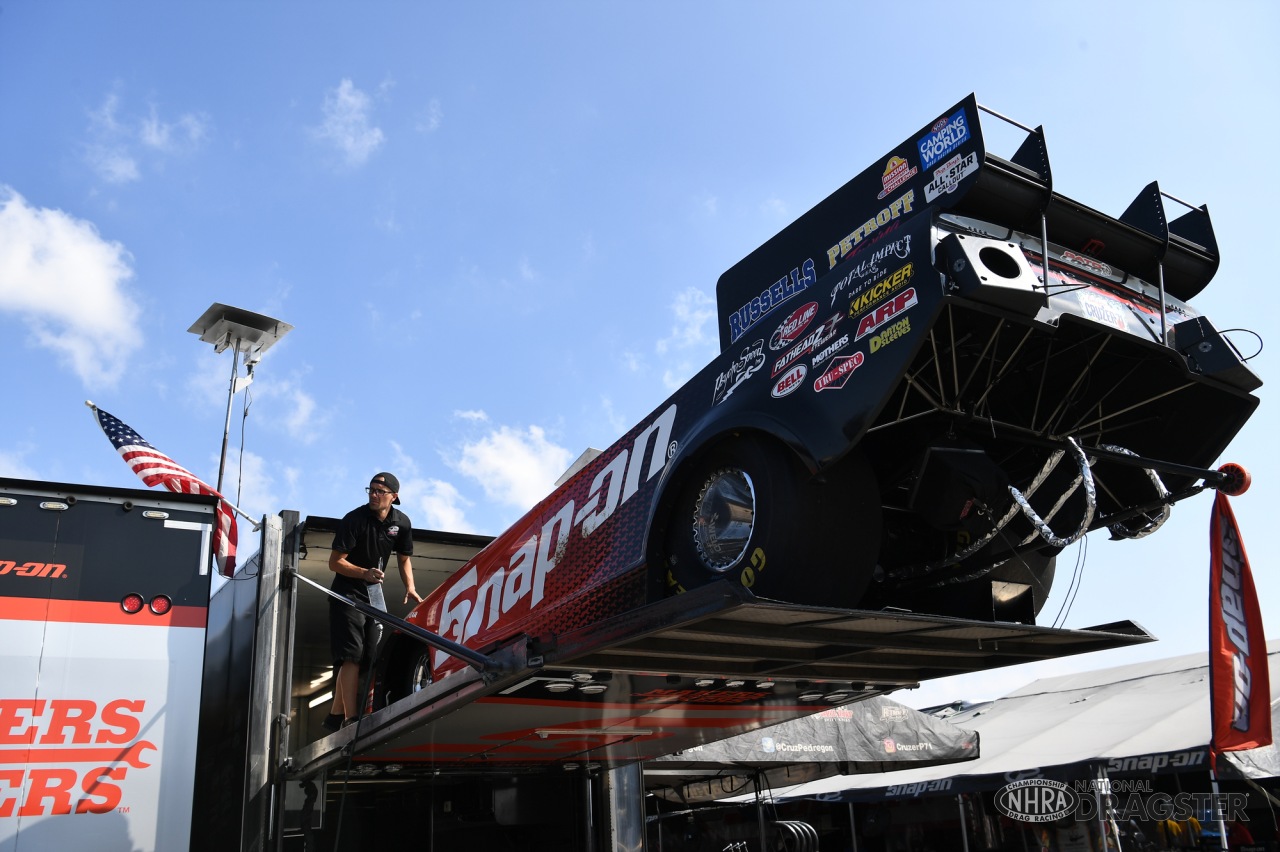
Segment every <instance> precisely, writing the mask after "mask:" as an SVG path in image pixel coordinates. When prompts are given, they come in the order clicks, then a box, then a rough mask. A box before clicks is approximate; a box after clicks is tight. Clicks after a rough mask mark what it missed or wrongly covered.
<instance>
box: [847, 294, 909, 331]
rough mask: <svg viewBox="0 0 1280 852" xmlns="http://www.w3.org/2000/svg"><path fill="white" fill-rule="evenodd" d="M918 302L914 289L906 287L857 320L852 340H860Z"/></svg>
mask: <svg viewBox="0 0 1280 852" xmlns="http://www.w3.org/2000/svg"><path fill="white" fill-rule="evenodd" d="M919 301H920V300H919V299H917V298H916V288H915V287H908V288H907V289H905V290H903V291H902V292H901V293H899V294H898V295H896V296H894V297H893V298H892V299H890V300H889V301H887V302H885V303H884V304H883V305H881V306H880V307H878V308H876V309H875V310H874V311H872V312H871V313H869V314H867V315H866V316H864V317H863V318H862V319H861V320H859V321H858V333H857V334H855V335H854V337H853V339H854V340H861V339H862V338H864V337H866V336H867V335H868V334H870V333H871V332H873V331H875V330H876V329H877V328H879V327H880V326H882V325H884V324H885V323H887V322H888V321H889V320H891V319H893V318H894V317H895V316H897V315H898V314H900V313H902V312H903V311H905V310H908V309H910V308H913V307H915V305H916V304H917V303H918V302H919Z"/></svg>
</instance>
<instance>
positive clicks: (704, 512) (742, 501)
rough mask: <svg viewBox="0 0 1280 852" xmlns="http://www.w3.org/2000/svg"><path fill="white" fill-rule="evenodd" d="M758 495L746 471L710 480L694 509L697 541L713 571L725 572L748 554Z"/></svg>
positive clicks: (721, 474)
mask: <svg viewBox="0 0 1280 852" xmlns="http://www.w3.org/2000/svg"><path fill="white" fill-rule="evenodd" d="M755 516H756V492H755V487H754V485H753V484H752V482H751V477H750V476H748V475H747V474H746V472H745V471H742V470H737V469H730V468H726V469H724V470H718V471H716V472H714V473H712V474H711V475H710V476H708V477H707V481H706V482H705V483H703V486H702V490H701V491H700V492H699V493H698V499H697V502H696V503H694V506H693V540H694V544H695V545H696V546H697V549H698V556H699V557H700V558H701V559H702V561H703V563H704V564H705V565H706V566H707V567H708V568H710V569H711V570H712V571H717V572H724V571H727V570H729V569H730V568H732V567H733V566H734V565H736V564H737V563H738V561H739V560H740V559H741V558H742V557H743V555H744V554H745V553H746V551H747V545H748V544H749V543H750V541H751V531H752V529H753V528H754V526H755Z"/></svg>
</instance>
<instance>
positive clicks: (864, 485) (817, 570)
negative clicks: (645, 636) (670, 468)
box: [662, 438, 880, 606]
mask: <svg viewBox="0 0 1280 852" xmlns="http://www.w3.org/2000/svg"><path fill="white" fill-rule="evenodd" d="M668 505H669V509H668V511H667V512H666V515H665V517H666V525H665V530H664V533H663V543H662V553H663V556H664V562H663V564H664V565H665V567H666V584H667V590H668V592H669V593H677V594H678V593H680V592H683V591H686V590H688V589H692V588H696V587H698V586H702V585H704V584H706V583H709V582H711V581H713V580H717V579H725V580H728V581H730V582H732V583H739V584H741V585H742V586H744V587H746V588H748V589H750V590H751V591H752V592H753V593H754V594H756V595H759V596H761V597H766V598H774V599H777V600H785V601H790V602H794V603H807V604H815V605H830V606H852V605H853V604H854V603H856V600H857V598H858V597H859V596H860V595H861V593H862V591H863V589H864V588H865V587H866V584H867V582H868V581H869V579H870V576H871V571H872V569H873V568H874V566H875V560H876V556H877V554H878V552H879V542H880V516H879V499H878V493H877V491H876V487H875V480H874V477H873V476H872V474H871V471H870V468H869V467H868V466H867V465H866V464H865V462H863V460H862V459H861V457H860V456H858V457H855V458H850V459H846V460H844V461H842V462H841V463H839V464H838V465H836V466H835V468H833V470H832V471H831V473H830V475H829V476H828V477H827V479H826V481H818V480H814V479H813V478H812V477H810V476H809V475H808V472H807V471H805V470H804V469H803V468H802V467H801V466H800V465H799V463H798V462H796V461H795V460H794V459H793V458H792V457H791V456H790V455H789V454H788V453H786V452H784V451H783V450H782V449H781V448H780V447H777V446H775V445H772V444H768V443H765V442H763V441H761V440H759V439H755V438H738V439H735V440H732V441H727V442H725V443H722V444H719V445H717V446H716V447H713V448H712V449H710V450H708V451H707V452H706V453H704V454H703V455H702V456H701V457H700V458H698V459H696V460H694V461H693V462H692V463H691V466H690V467H689V468H688V471H687V473H686V474H685V475H684V476H683V477H682V479H681V481H680V484H679V485H678V486H677V487H676V493H675V496H674V498H673V499H672V500H671V502H670V503H669V504H668ZM855 531H856V533H855Z"/></svg>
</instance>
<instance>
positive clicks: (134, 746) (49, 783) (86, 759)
mask: <svg viewBox="0 0 1280 852" xmlns="http://www.w3.org/2000/svg"><path fill="white" fill-rule="evenodd" d="M145 706H146V702H145V701H142V700H137V701H130V700H127V699H123V698H120V699H116V700H115V701H111V702H108V703H107V704H105V705H103V707H102V709H101V712H99V709H98V705H97V702H95V701H91V700H88V699H62V698H54V699H50V700H45V699H31V698H0V766H13V765H14V764H17V765H16V766H15V767H14V768H11V769H10V768H4V769H0V818H3V817H14V816H16V817H18V818H22V817H35V816H45V815H53V814H72V813H76V814H84V813H91V814H105V813H110V812H112V811H114V810H116V808H118V807H120V803H121V799H122V797H123V791H122V790H121V787H120V784H121V783H123V782H124V780H125V776H126V775H127V773H128V772H129V769H130V767H132V768H134V769H146V768H147V767H148V766H150V765H151V764H150V763H145V762H144V761H143V760H142V752H143V751H144V750H150V751H155V750H156V746H155V745H154V744H152V743H150V742H148V741H146V740H139V739H137V737H138V734H139V733H140V732H141V731H142V721H141V719H140V718H139V717H140V716H141V715H142V712H143V709H144V708H145ZM77 764H79V765H83V766H84V767H85V768H83V769H82V768H81V767H80V766H78V765H77ZM9 794H14V795H13V796H10V795H9Z"/></svg>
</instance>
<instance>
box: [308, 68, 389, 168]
mask: <svg viewBox="0 0 1280 852" xmlns="http://www.w3.org/2000/svg"><path fill="white" fill-rule="evenodd" d="M322 111H323V113H324V123H323V124H322V125H320V127H318V128H316V130H315V134H316V137H317V138H318V139H321V140H323V141H325V142H329V143H331V144H332V145H333V146H334V147H336V148H337V149H338V150H339V151H340V152H341V153H342V156H343V157H344V158H345V159H346V161H347V165H350V166H359V165H363V164H364V162H365V161H366V160H368V159H369V157H370V156H372V154H373V152H374V151H376V150H378V148H379V147H381V145H382V142H383V140H384V136H383V133H382V130H381V129H380V128H378V127H373V126H371V125H370V113H371V112H372V105H371V103H370V99H369V96H368V95H366V94H365V93H364V92H362V91H360V90H359V89H357V88H356V87H355V85H354V84H352V82H351V81H350V80H347V79H343V81H342V82H341V83H339V84H338V87H337V88H336V89H331V90H330V91H328V92H326V93H325V96H324V106H323V107H322Z"/></svg>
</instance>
